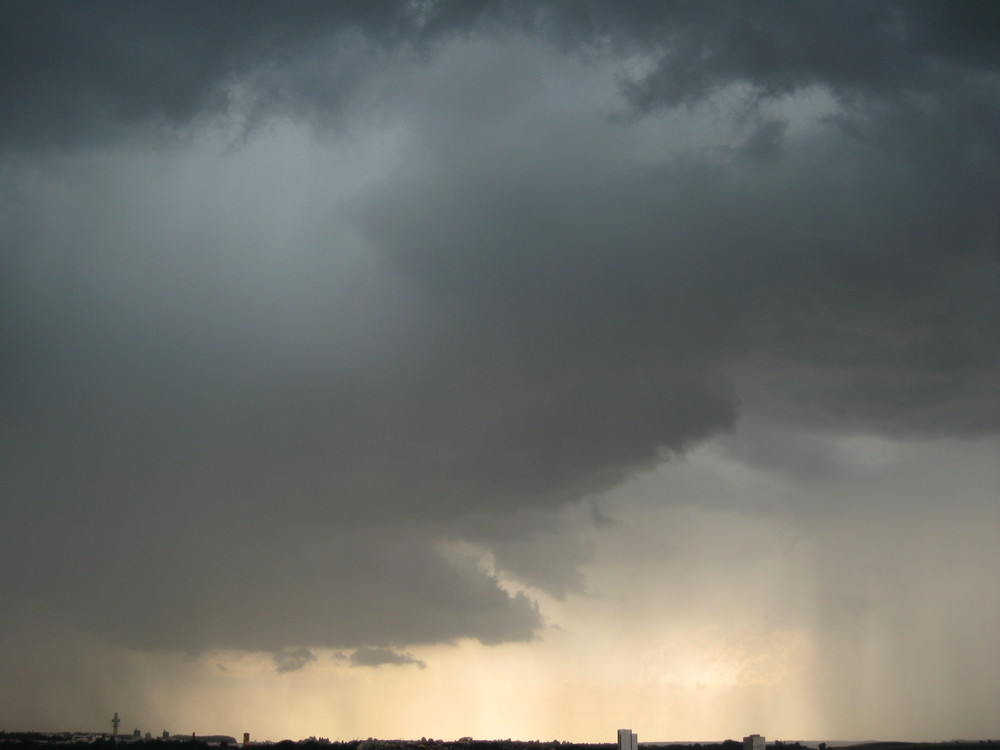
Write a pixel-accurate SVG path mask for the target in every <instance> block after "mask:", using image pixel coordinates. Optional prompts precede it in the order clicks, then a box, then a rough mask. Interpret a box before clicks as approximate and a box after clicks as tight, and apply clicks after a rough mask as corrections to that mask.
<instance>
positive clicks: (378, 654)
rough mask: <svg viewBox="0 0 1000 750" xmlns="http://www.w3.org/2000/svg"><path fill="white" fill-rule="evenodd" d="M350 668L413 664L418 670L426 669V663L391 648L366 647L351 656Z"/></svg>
mask: <svg viewBox="0 0 1000 750" xmlns="http://www.w3.org/2000/svg"><path fill="white" fill-rule="evenodd" d="M350 661H351V666H352V667H382V666H394V667H398V666H405V665H408V664H414V665H416V666H417V667H420V669H425V668H426V667H427V664H426V662H423V661H421V660H420V659H417V658H416V657H414V656H413V654H410V653H407V652H405V651H395V650H393V649H391V648H375V647H371V646H369V647H366V648H359V649H358V650H357V651H355V652H354V653H353V654H351V659H350Z"/></svg>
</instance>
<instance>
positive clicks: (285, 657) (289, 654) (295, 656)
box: [274, 646, 316, 674]
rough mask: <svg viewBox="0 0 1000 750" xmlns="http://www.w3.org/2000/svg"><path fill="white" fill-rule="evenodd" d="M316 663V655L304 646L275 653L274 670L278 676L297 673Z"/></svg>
mask: <svg viewBox="0 0 1000 750" xmlns="http://www.w3.org/2000/svg"><path fill="white" fill-rule="evenodd" d="M314 661H316V654H314V653H313V652H312V651H310V650H309V649H307V648H305V647H304V646H299V647H297V648H286V649H283V650H281V651H276V652H275V654H274V669H275V671H276V672H278V674H284V673H285V672H297V671H298V670H300V669H302V668H303V667H304V666H306V665H307V664H311V663H312V662H314Z"/></svg>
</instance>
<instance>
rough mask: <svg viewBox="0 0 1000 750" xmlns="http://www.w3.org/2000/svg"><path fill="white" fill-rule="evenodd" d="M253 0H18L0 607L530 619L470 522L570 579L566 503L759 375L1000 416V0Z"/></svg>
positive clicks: (841, 420)
mask: <svg viewBox="0 0 1000 750" xmlns="http://www.w3.org/2000/svg"><path fill="white" fill-rule="evenodd" d="M241 7H242V8H243V10H242V11H241V12H243V13H245V16H244V18H243V22H241V23H233V22H232V19H231V18H230V17H229V16H228V13H224V12H221V11H220V10H219V8H212V7H202V6H178V5H175V4H167V3H162V4H161V3H152V4H145V5H143V6H128V7H122V6H121V5H118V4H101V3H97V4H93V5H88V6H79V5H77V4H72V3H66V4H61V3H55V4H52V5H48V6H45V7H44V8H43V7H42V6H35V5H33V4H26V3H25V4H19V3H13V4H11V5H10V7H9V10H10V15H9V17H8V19H9V23H7V24H5V26H4V30H3V32H2V33H3V34H4V36H3V37H0V42H5V43H0V50H2V52H0V55H2V56H3V58H2V59H4V60H5V61H6V62H8V63H9V64H7V65H4V66H2V67H3V69H5V70H9V71H17V72H16V75H13V74H12V75H7V76H4V77H3V79H2V81H0V85H2V88H0V91H3V92H5V93H6V94H7V99H8V100H10V101H32V102H34V103H35V104H36V105H37V106H31V107H20V108H17V109H16V110H12V112H11V113H9V114H8V115H7V116H5V117H4V118H2V120H3V121H2V127H0V149H2V151H3V162H2V168H3V170H4V177H5V187H4V189H3V193H2V205H0V209H2V211H3V216H4V219H5V220H4V222H3V227H4V228H3V230H0V232H2V240H3V242H2V245H3V247H4V251H3V253H4V254H3V256H2V267H0V336H2V339H3V341H4V343H5V347H6V350H7V352H8V354H9V356H6V357H5V358H4V362H3V365H2V366H0V368H2V369H0V387H2V390H0V406H2V408H3V410H4V420H3V426H2V427H0V445H2V448H3V450H2V451H0V492H2V494H3V495H4V497H5V498H9V503H8V504H7V508H6V509H5V511H4V524H3V527H4V529H3V535H4V544H3V545H2V546H0V562H2V564H3V568H4V570H8V571H17V574H16V575H8V576H5V577H4V578H3V580H2V581H0V593H2V594H3V597H4V601H5V602H11V603H12V604H11V606H14V607H18V608H25V609H31V608H37V609H38V610H39V611H42V612H48V613H49V614H50V615H51V617H52V618H53V619H54V620H58V619H60V618H68V619H70V620H72V621H73V622H74V623H76V624H78V625H79V627H81V628H84V629H87V630H89V631H92V632H94V633H97V634H99V635H100V636H101V637H103V638H106V639H108V640H110V641H113V642H117V643H125V644H129V645H135V646H139V647H142V648H186V649H199V648H246V649H260V650H267V651H271V652H274V653H276V654H278V656H276V662H275V663H276V668H277V669H279V671H281V670H282V669H283V668H284V667H287V669H288V670H290V669H296V668H301V666H304V664H305V663H306V662H302V663H301V664H300V663H299V661H301V658H302V657H303V655H305V654H308V653H312V649H318V648H323V647H333V648H345V649H356V650H355V652H354V656H353V657H352V660H355V661H357V660H360V662H359V663H365V664H367V665H372V663H373V662H375V663H393V662H392V660H391V659H390V658H389V656H390V655H394V657H393V658H397V659H404V658H408V657H407V655H406V654H405V653H404V652H402V651H393V650H386V649H385V648H384V644H387V643H392V644H402V645H403V646H409V645H413V644H428V643H441V642H454V641H457V640H459V639H462V638H475V639H478V640H480V641H481V642H483V643H489V644H495V643H504V642H510V641H526V640H530V639H532V638H533V637H535V636H536V634H537V631H538V630H539V629H540V628H541V625H542V617H541V615H540V613H539V610H538V606H537V604H536V603H535V602H533V601H532V600H531V599H530V598H529V596H527V595H526V594H524V593H522V592H516V591H513V590H510V589H508V588H507V587H505V585H504V584H503V583H502V581H501V578H500V577H499V576H498V575H494V574H491V573H490V572H487V571H484V570H483V569H481V568H479V567H477V566H475V565H468V566H463V565H462V564H461V563H460V562H459V561H456V560H454V559H450V558H446V557H444V556H442V555H441V554H439V552H438V551H437V550H438V549H439V545H440V544H441V543H442V542H449V541H455V540H459V541H471V542H473V543H475V544H478V545H482V546H483V547H484V548H486V549H491V550H492V552H493V553H494V554H493V556H494V559H495V561H496V563H497V565H498V566H499V567H500V569H501V570H502V571H503V572H504V573H506V574H508V575H510V576H511V577H514V578H516V579H518V580H519V581H520V582H522V583H525V584H527V585H531V586H537V587H539V588H541V589H544V590H547V591H549V592H550V593H553V594H555V595H557V596H562V595H565V594H566V593H567V592H570V591H579V590H580V589H581V587H582V583H581V581H580V579H579V576H578V575H577V566H578V565H579V564H580V563H581V562H582V561H584V560H586V558H587V554H588V548H587V544H586V542H585V540H580V539H576V540H573V541H566V539H562V540H561V541H560V543H559V544H556V543H553V544H552V545H549V546H548V547H546V550H545V552H541V551H540V549H541V548H540V547H539V546H538V545H536V544H534V543H533V541H532V540H535V539H537V538H539V537H542V538H544V536H545V534H546V533H548V532H549V531H551V527H552V524H556V526H558V522H557V521H556V520H554V519H556V518H557V516H556V514H557V513H558V512H559V511H560V510H561V509H563V508H565V507H566V506H567V504H571V503H574V502H578V501H580V500H581V499H583V498H586V497H588V496H593V495H595V494H597V493H600V492H602V491H604V490H607V489H609V488H611V487H613V486H615V485H616V484H618V483H619V482H621V481H622V480H623V479H624V478H626V477H628V476H630V475H632V474H633V473H635V472H636V471H640V470H642V469H644V468H649V467H652V466H655V465H656V464H658V463H659V462H662V461H663V460H665V459H667V458H669V457H671V456H675V455H678V454H681V453H683V452H684V451H686V450H688V449H689V448H690V447H692V446H694V445H697V444H698V443H699V442H701V441H703V440H705V439H707V438H709V437H711V436H713V435H717V434H719V433H720V432H723V431H726V430H730V429H732V428H733V427H734V426H735V425H736V424H737V422H738V420H739V419H740V417H741V415H752V416H753V418H754V419H755V420H758V421H759V422H760V423H761V424H766V425H768V426H769V427H770V428H773V429H775V430H780V428H781V427H782V426H787V425H793V426H795V427H797V428H803V429H810V430H816V429H820V430H826V431H831V432H844V433H851V432H870V433H878V434H881V435H887V436H892V437H901V436H913V435H936V436H970V435H982V434H986V433H991V432H995V430H996V425H997V424H998V423H1000V401H998V399H997V398H996V393H995V383H996V382H997V376H998V375H1000V350H998V349H997V347H996V345H995V342H996V341H997V340H998V334H1000V294H998V292H1000V256H998V248H1000V227H998V224H997V219H996V211H995V208H996V205H997V201H998V199H1000V178H998V175H1000V163H998V159H1000V153H998V150H997V146H996V142H995V133H996V125H997V124H998V122H1000V109H998V105H997V103H996V100H995V95H994V92H995V85H994V84H995V81H996V79H997V76H998V75H1000V60H998V59H997V55H996V48H995V46H994V45H987V44H984V43H983V39H984V36H983V34H984V32H983V31H982V29H983V28H984V27H987V26H989V24H991V23H992V24H994V25H995V22H996V18H995V14H994V13H993V12H992V11H990V12H986V11H984V10H983V8H984V6H980V5H957V6H945V5H942V4H933V3H931V4H925V5H920V6H913V5H907V4H894V3H883V4H877V5H871V4H863V5H855V4H852V3H844V4H841V3H835V4H833V3H831V4H826V3H819V4H816V5H811V6H809V7H808V8H803V9H802V11H801V12H800V13H796V14H795V16H794V17H792V16H789V15H788V13H787V9H786V8H784V6H779V5H775V4H769V3H764V4H761V5H760V7H759V13H755V14H754V15H753V16H752V17H751V16H748V15H747V14H746V12H745V10H744V9H743V6H742V4H729V3H719V4H713V6H712V7H711V8H708V7H704V8H703V7H701V6H698V5H691V4H676V3H672V4H656V5H643V6H638V5H637V6H628V7H621V5H620V4H614V3H574V4H562V3H538V4H519V3H483V4H471V3H466V2H459V3H452V2H438V3H429V4H420V3H388V2H387V3H358V4H355V3H343V4H339V3H338V4H337V5H335V6H330V7H325V6H324V7H314V6H311V5H309V6H307V5H304V4H303V5H298V4H293V6H292V7H293V8H294V10H293V11H289V10H287V9H285V8H284V6H283V8H282V10H281V11H280V12H279V11H277V10H275V9H273V8H271V7H270V6H268V5H258V4H248V5H245V6H241ZM781 9H783V12H779V10H781ZM26 30H29V31H30V33H25V32H26ZM847 36H849V37H850V38H851V39H852V44H851V45H843V44H842V43H841V42H842V39H843V38H845V37H847ZM126 38H127V39H130V40H133V41H132V42H130V43H129V44H127V45H123V44H122V43H121V40H122V39H126ZM955 39H962V40H964V41H963V44H961V45H958V44H956V43H955V41H954V40H955ZM806 40H808V43H807V41H806ZM176 61H184V62H183V64H178V63H177V62H176ZM636 71H638V72H636ZM289 123H290V124H289ZM775 425H776V426H777V427H775ZM558 530H559V529H558V528H556V531H558ZM553 533H555V532H553ZM97 582H100V583H99V584H98V583H97ZM41 592H45V594H44V595H42V593H41ZM121 601H132V602H142V603H143V606H141V607H138V608H137V609H136V611H135V612H134V613H132V614H130V616H129V617H128V618H122V617H119V616H118V612H117V608H116V605H117V604H118V603H119V602H121ZM247 607H253V609H254V611H255V612H256V613H257V614H256V615H255V617H253V618H243V617H233V616H232V612H234V611H242V610H243V609H244V608H247ZM359 654H360V656H358V655H359ZM379 659H386V660H385V661H381V662H380V661H378V660H379ZM395 663H399V662H395ZM297 664H298V666H295V665H297ZM286 671H287V670H286Z"/></svg>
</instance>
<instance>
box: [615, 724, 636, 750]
mask: <svg viewBox="0 0 1000 750" xmlns="http://www.w3.org/2000/svg"><path fill="white" fill-rule="evenodd" d="M618 750H639V735H637V734H636V733H635V732H633V731H632V730H631V729H619V730H618Z"/></svg>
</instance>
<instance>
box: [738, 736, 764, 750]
mask: <svg viewBox="0 0 1000 750" xmlns="http://www.w3.org/2000/svg"><path fill="white" fill-rule="evenodd" d="M743 750H767V748H766V746H765V744H764V737H763V736H762V735H759V734H748V735H747V736H746V737H744V738H743Z"/></svg>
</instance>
